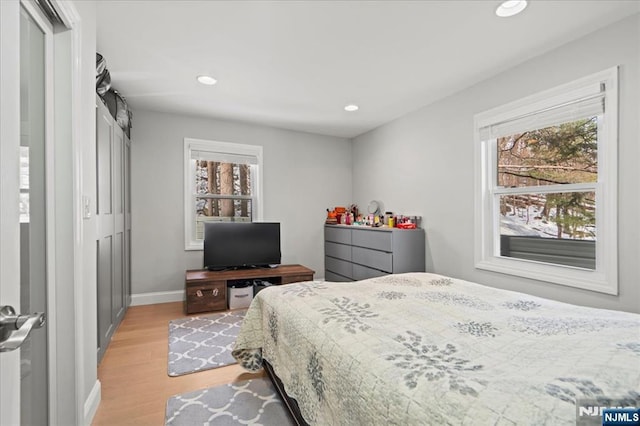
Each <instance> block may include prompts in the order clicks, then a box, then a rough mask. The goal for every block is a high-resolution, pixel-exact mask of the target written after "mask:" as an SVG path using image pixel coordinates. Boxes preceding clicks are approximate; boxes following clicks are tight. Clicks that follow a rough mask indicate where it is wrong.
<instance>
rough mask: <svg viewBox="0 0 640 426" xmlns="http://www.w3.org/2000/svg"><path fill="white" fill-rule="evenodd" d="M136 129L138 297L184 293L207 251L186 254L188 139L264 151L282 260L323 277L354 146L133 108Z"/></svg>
mask: <svg viewBox="0 0 640 426" xmlns="http://www.w3.org/2000/svg"><path fill="white" fill-rule="evenodd" d="M133 113H134V115H133V117H134V121H133V124H134V127H133V129H132V131H131V141H132V146H131V164H132V168H131V184H132V187H131V199H132V202H131V203H132V211H131V221H132V222H131V227H132V230H131V233H132V236H131V243H132V249H131V252H132V255H131V257H132V258H131V263H132V265H131V266H132V269H131V273H132V278H131V281H132V293H133V294H134V295H139V294H144V293H153V292H161V291H172V290H183V289H184V272H185V269H196V268H201V267H202V251H185V249H184V222H183V217H184V211H183V205H184V194H183V192H184V191H183V179H184V178H183V164H182V163H183V139H184V138H185V137H190V138H198V139H208V140H216V141H223V142H235V143H244V144H250V145H262V146H263V170H264V174H263V179H264V182H263V206H264V218H263V219H264V220H265V221H276V222H281V240H282V263H300V264H303V265H305V266H307V267H309V268H311V269H313V270H315V271H316V277H323V276H324V247H323V223H324V218H325V217H326V208H328V207H333V206H336V205H344V204H347V203H349V202H350V200H351V199H352V194H351V187H352V185H351V143H350V141H349V140H348V139H341V138H335V137H329V136H319V135H313V134H309V133H301V132H294V131H288V130H281V129H275V128H271V127H264V126H256V125H250V124H242V123H236V122H229V121H221V120H211V119H203V118H194V117H186V116H178V115H172V114H163V113H157V112H150V111H134V112H133Z"/></svg>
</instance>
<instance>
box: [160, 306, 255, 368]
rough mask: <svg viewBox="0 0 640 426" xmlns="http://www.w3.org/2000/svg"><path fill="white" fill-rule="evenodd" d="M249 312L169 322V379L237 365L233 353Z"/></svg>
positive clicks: (227, 313) (235, 312) (226, 313)
mask: <svg viewBox="0 0 640 426" xmlns="http://www.w3.org/2000/svg"><path fill="white" fill-rule="evenodd" d="M246 312H247V310H246V309H242V310H237V311H231V312H225V313H222V314H212V315H205V316H197V317H190V318H181V319H177V320H172V321H169V366H168V374H169V376H181V375H183V374H189V373H195V372H197V371H203V370H210V369H212V368H218V367H223V366H225V365H229V364H235V363H236V360H235V359H233V357H232V356H231V350H232V349H233V345H234V343H235V341H236V337H237V336H238V331H239V330H240V325H241V324H242V320H243V319H244V315H245V313H246Z"/></svg>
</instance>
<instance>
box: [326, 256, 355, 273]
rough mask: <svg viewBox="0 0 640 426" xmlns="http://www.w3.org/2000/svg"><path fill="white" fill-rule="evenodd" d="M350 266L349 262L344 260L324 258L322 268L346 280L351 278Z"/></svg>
mask: <svg viewBox="0 0 640 426" xmlns="http://www.w3.org/2000/svg"><path fill="white" fill-rule="evenodd" d="M351 265H352V264H351V262H347V261H345V260H340V259H335V258H333V257H329V256H325V257H324V268H325V269H326V270H328V271H331V272H334V273H336V274H338V275H342V276H344V277H347V278H351V277H352V276H353V270H352V269H351Z"/></svg>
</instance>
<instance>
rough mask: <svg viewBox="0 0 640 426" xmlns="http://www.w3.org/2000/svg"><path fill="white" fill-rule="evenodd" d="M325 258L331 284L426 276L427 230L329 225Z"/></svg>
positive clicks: (325, 229)
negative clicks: (410, 274)
mask: <svg viewBox="0 0 640 426" xmlns="http://www.w3.org/2000/svg"><path fill="white" fill-rule="evenodd" d="M324 254H325V256H324V268H325V271H324V274H325V275H324V277H325V279H326V280H327V281H354V280H364V279H366V278H373V277H379V276H382V275H387V274H399V273H402V272H424V270H425V239H424V230H423V229H397V228H369V227H359V226H347V225H325V227H324Z"/></svg>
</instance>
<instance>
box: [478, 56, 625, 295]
mask: <svg viewBox="0 0 640 426" xmlns="http://www.w3.org/2000/svg"><path fill="white" fill-rule="evenodd" d="M617 90H618V89H617V68H613V69H610V70H607V71H603V72H601V73H597V74H594V75H591V76H588V77H585V78H582V79H580V80H577V81H574V82H572V83H569V84H565V85H563V86H560V87H556V88H554V89H551V90H548V91H545V92H542V93H539V94H536V95H533V96H530V97H528V98H525V99H522V100H519V101H516V102H513V103H510V104H508V105H504V106H501V107H498V108H495V109H492V110H490V111H486V112H484V113H481V114H478V115H476V117H475V135H476V140H475V161H476V191H475V192H476V199H475V207H476V209H475V212H476V222H475V261H476V267H477V268H480V269H486V270H490V271H495V272H502V273H506V274H512V275H517V276H522V277H526V278H533V279H537V280H542V281H548V282H553V283H557V284H562V285H567V286H572V287H579V288H584V289H588V290H593V291H599V292H603V293H608V294H617V293H618V284H617V221H616V218H617V211H616V210H617V173H616V169H617V168H616V164H617V104H618V101H617Z"/></svg>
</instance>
